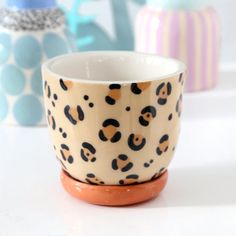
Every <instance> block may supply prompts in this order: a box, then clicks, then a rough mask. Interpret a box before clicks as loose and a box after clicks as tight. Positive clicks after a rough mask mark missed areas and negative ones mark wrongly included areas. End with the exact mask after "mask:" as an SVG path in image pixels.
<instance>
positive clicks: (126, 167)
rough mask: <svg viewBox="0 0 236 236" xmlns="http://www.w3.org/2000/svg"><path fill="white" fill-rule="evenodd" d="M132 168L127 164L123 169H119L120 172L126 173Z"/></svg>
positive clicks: (131, 165)
mask: <svg viewBox="0 0 236 236" xmlns="http://www.w3.org/2000/svg"><path fill="white" fill-rule="evenodd" d="M132 167H133V163H131V162H129V163H128V164H127V165H126V166H125V167H123V168H122V169H121V171H122V172H127V171H129V170H130V169H132Z"/></svg>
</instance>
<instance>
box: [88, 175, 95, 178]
mask: <svg viewBox="0 0 236 236" xmlns="http://www.w3.org/2000/svg"><path fill="white" fill-rule="evenodd" d="M87 177H88V178H95V175H94V174H87Z"/></svg>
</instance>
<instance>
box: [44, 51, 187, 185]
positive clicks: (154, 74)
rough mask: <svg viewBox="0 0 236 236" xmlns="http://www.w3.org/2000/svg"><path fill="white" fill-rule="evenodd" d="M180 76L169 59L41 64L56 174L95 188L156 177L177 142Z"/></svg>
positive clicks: (120, 55) (95, 57)
mask: <svg viewBox="0 0 236 236" xmlns="http://www.w3.org/2000/svg"><path fill="white" fill-rule="evenodd" d="M184 70H185V69H184V66H183V65H182V64H181V63H178V62H176V61H172V60H168V59H163V58H159V57H155V56H148V55H142V54H136V53H125V52H116V53H115V52H107V53H104V52H98V53H82V54H72V55H71V56H65V57H59V58H56V59H53V60H52V61H50V62H48V63H46V64H44V66H43V79H44V98H45V105H46V112H47V118H48V123H49V129H50V133H51V137H52V140H53V144H54V148H55V153H56V156H57V158H58V160H59V161H60V163H61V165H62V167H63V168H64V170H65V171H67V172H68V173H69V174H70V175H71V176H72V177H74V178H75V179H77V180H80V181H82V182H87V183H90V184H99V185H126V184H135V183H141V182H144V181H149V180H151V179H153V178H156V177H158V176H159V175H160V174H161V173H162V172H163V171H164V170H165V169H166V168H167V166H168V165H169V163H170V161H171V159H172V157H173V155H174V152H175V148H176V145H177V141H178V136H179V131H180V115H181V103H182V91H183V84H184V76H183V73H184ZM69 77H73V78H69ZM76 78H77V79H76Z"/></svg>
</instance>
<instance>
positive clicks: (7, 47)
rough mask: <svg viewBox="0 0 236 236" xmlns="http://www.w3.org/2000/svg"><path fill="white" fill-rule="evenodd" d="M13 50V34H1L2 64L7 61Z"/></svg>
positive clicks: (0, 56) (0, 54)
mask: <svg viewBox="0 0 236 236" xmlns="http://www.w3.org/2000/svg"><path fill="white" fill-rule="evenodd" d="M10 52H11V36H10V35H9V34H6V33H1V34H0V64H3V63H5V62H6V61H7V60H8V58H9V56H10Z"/></svg>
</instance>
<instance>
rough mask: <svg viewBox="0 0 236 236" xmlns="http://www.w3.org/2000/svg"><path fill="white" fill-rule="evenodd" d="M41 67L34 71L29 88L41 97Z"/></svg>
mask: <svg viewBox="0 0 236 236" xmlns="http://www.w3.org/2000/svg"><path fill="white" fill-rule="evenodd" d="M42 83H43V82H42V74H41V67H38V68H37V69H36V70H34V72H33V74H32V78H31V88H32V90H33V91H34V92H35V93H36V94H37V95H39V96H42V95H43V88H42V86H43V85H42Z"/></svg>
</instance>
